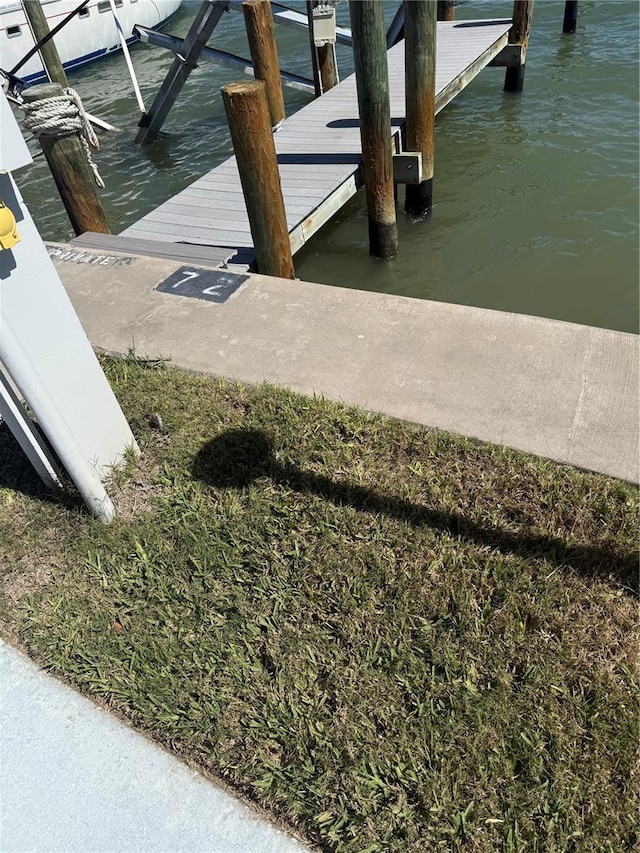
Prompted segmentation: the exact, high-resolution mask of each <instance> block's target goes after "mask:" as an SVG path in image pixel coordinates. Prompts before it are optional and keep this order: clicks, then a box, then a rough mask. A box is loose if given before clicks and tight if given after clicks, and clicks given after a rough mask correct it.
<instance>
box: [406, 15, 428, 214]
mask: <svg viewBox="0 0 640 853" xmlns="http://www.w3.org/2000/svg"><path fill="white" fill-rule="evenodd" d="M404 7H405V36H404V38H405V41H404V45H405V99H406V117H407V119H406V125H405V138H406V149H407V151H419V152H420V153H421V154H422V178H423V180H422V182H421V183H419V184H407V188H406V196H405V211H406V212H407V213H411V214H413V215H414V216H426V215H427V214H428V213H429V211H430V210H431V206H432V204H433V169H434V156H435V141H436V138H435V112H436V7H435V4H434V3H433V2H432V0H405V4H404Z"/></svg>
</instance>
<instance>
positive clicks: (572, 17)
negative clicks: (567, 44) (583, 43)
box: [562, 0, 578, 33]
mask: <svg viewBox="0 0 640 853" xmlns="http://www.w3.org/2000/svg"><path fill="white" fill-rule="evenodd" d="M577 26H578V0H566V3H565V4H564V20H563V21H562V32H563V33H575V31H576V27H577Z"/></svg>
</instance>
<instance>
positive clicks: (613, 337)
mask: <svg viewBox="0 0 640 853" xmlns="http://www.w3.org/2000/svg"><path fill="white" fill-rule="evenodd" d="M50 253H51V254H52V257H53V259H54V262H55V264H56V267H57V269H58V272H59V274H60V276H61V278H62V281H63V283H64V285H65V287H66V289H67V291H68V293H69V295H70V297H71V300H72V302H73V304H74V306H75V308H76V311H77V312H78V315H79V317H80V320H81V322H82V323H83V325H84V328H85V330H86V332H87V334H88V336H89V339H90V340H91V342H92V343H93V344H94V346H96V347H99V348H102V349H105V350H108V351H111V352H116V353H126V352H127V351H128V350H129V349H130V348H133V349H135V351H136V353H138V354H139V355H147V356H166V357H170V358H171V360H172V361H173V363H174V364H175V365H176V366H177V367H181V368H185V369H189V370H195V371H199V372H203V373H209V374H212V375H215V376H223V377H227V378H232V379H237V380H240V381H243V382H249V383H258V382H261V381H264V380H268V381H270V382H274V383H277V384H280V385H284V386H287V387H289V388H292V389H294V390H296V391H300V392H303V393H317V394H323V395H324V396H326V397H328V398H331V399H334V400H341V401H344V402H346V403H354V404H357V405H360V406H362V407H364V408H365V409H369V410H372V411H377V412H383V413H385V414H388V415H392V416H395V417H398V418H405V419H408V420H411V421H415V422H416V423H421V424H425V425H427V426H431V427H437V428H440V429H446V430H451V431H453V432H456V433H459V434H462V435H466V436H471V437H474V438H479V439H481V440H483V441H488V442H493V443H496V444H504V445H507V446H509V447H513V448H516V449H518V450H524V451H527V452H529V453H533V454H537V455H539V456H544V457H548V458H550V459H554V460H557V461H559V462H565V463H569V464H571V465H575V466H577V467H580V468H586V469H589V470H592V471H598V472H601V473H603V474H608V475H611V476H613V477H619V478H622V479H627V480H631V481H634V482H637V481H638V477H639V459H638V441H639V430H638V420H639V419H638V403H639V401H638V340H639V339H638V336H636V335H631V334H626V333H624V332H615V331H610V330H607V329H598V328H593V327H589V326H578V325H574V324H572V323H564V322H560V321H556V320H546V319H541V318H538V317H529V316H523V315H519V314H507V313H503V312H500V311H489V310H485V309H481V308H471V307H467V306H461V305H449V304H444V303H438V302H428V301H423V300H417V299H409V298H406V297H399V296H389V295H384V294H378V293H368V292H363V291H358V290H346V289H342V288H335V287H328V286H325V285H320V284H311V283H308V282H302V281H286V280H282V279H274V278H269V277H266V276H260V275H249V276H237V275H233V274H231V273H228V272H225V271H220V270H217V271H209V272H207V270H206V268H205V266H204V265H199V266H185V264H184V263H181V262H179V261H172V260H168V259H166V258H148V257H141V256H135V255H128V256H127V255H116V254H111V255H110V256H106V255H104V254H100V252H99V251H98V250H82V249H79V248H78V247H73V246H63V245H60V244H53V245H51V246H50ZM163 282H164V284H162V283H163ZM158 285H161V286H162V287H164V288H165V289H166V291H167V292H158V291H157V290H155V288H156V287H157V286H158ZM234 288H235V289H234ZM189 291H192V292H194V293H198V294H199V295H200V296H201V297H203V298H207V299H219V300H221V301H218V302H213V301H203V298H192V297H190V296H187V295H181V294H182V293H187V292H189Z"/></svg>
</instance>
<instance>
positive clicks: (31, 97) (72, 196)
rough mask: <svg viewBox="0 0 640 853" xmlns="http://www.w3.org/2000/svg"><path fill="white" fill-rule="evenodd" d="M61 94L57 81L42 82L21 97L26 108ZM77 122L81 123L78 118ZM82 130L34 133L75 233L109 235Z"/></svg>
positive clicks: (27, 90) (60, 87) (53, 130)
mask: <svg viewBox="0 0 640 853" xmlns="http://www.w3.org/2000/svg"><path fill="white" fill-rule="evenodd" d="M63 95H64V93H63V90H62V86H61V85H60V84H59V83H42V84H40V85H39V86H31V87H30V88H29V89H26V90H25V91H24V93H23V98H24V102H25V105H26V108H27V110H28V108H29V107H30V106H32V107H33V106H35V105H37V104H39V102H41V101H46V100H49V99H50V98H60V97H62V96H63ZM78 124H79V125H81V124H82V119H79V120H78ZM82 133H83V130H81V129H80V128H79V129H77V130H72V131H63V132H61V131H59V130H55V129H52V130H50V131H48V130H47V131H41V132H36V135H37V136H38V139H39V141H40V145H41V147H42V150H43V152H44V156H45V157H46V160H47V163H48V164H49V168H50V169H51V173H52V174H53V177H54V180H55V182H56V186H57V187H58V192H59V193H60V198H61V199H62V203H63V204H64V206H65V209H66V211H67V213H68V215H69V219H70V220H71V224H72V226H73V230H74V231H75V233H76V234H82V233H84V232H85V231H101V232H103V233H104V234H110V233H111V231H110V229H109V223H108V222H107V217H106V216H105V213H104V210H103V209H102V205H101V204H100V199H99V198H98V191H97V189H96V182H95V181H96V179H95V173H94V171H93V170H92V168H91V166H90V164H89V160H88V157H87V153H86V151H85V148H84V147H83V144H82V141H81V138H80V137H81V134H82Z"/></svg>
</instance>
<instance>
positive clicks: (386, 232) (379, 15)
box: [349, 0, 398, 259]
mask: <svg viewBox="0 0 640 853" xmlns="http://www.w3.org/2000/svg"><path fill="white" fill-rule="evenodd" d="M349 11H350V14H351V34H352V38H353V58H354V64H355V70H356V87H357V91H358V112H359V114H360V139H361V141H362V171H363V176H364V185H365V190H366V194H367V214H368V219H369V251H370V253H371V254H372V255H373V256H374V257H376V258H383V259H387V258H392V257H394V255H396V254H397V252H398V226H397V224H396V208H395V203H394V188H393V160H392V151H391V108H390V105H389V74H388V68H387V48H386V36H385V28H384V17H383V9H382V2H381V0H349Z"/></svg>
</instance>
